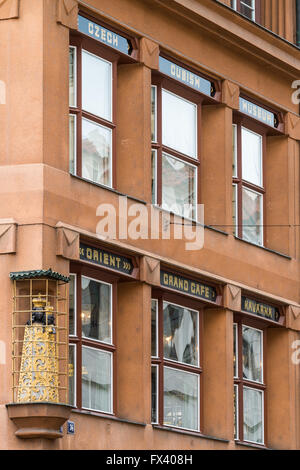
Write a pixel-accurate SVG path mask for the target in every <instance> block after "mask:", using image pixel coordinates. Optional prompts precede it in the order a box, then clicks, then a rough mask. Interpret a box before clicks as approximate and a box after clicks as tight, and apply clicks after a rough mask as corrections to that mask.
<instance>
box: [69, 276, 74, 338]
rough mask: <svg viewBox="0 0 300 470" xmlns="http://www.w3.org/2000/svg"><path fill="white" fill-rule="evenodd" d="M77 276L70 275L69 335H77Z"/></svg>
mask: <svg viewBox="0 0 300 470" xmlns="http://www.w3.org/2000/svg"><path fill="white" fill-rule="evenodd" d="M75 282H76V276H75V275H74V274H70V282H69V334H70V335H75V332H76V327H75V305H76V298H75V295H76V290H75Z"/></svg>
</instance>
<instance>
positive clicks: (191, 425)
mask: <svg viewBox="0 0 300 470" xmlns="http://www.w3.org/2000/svg"><path fill="white" fill-rule="evenodd" d="M198 396H199V380H198V377H197V375H194V374H190V373H188V372H184V371H179V370H175V369H170V368H168V367H164V424H165V425H167V426H177V427H181V428H185V429H193V430H198V416H199V411H198V409H199V405H198Z"/></svg>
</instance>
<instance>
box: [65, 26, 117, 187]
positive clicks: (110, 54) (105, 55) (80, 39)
mask: <svg viewBox="0 0 300 470" xmlns="http://www.w3.org/2000/svg"><path fill="white" fill-rule="evenodd" d="M70 47H75V56H76V77H75V83H76V90H75V96H76V106H70V107H69V114H70V115H75V116H76V126H75V128H76V136H75V142H76V150H75V169H76V171H75V175H76V176H79V177H81V178H82V120H83V119H87V120H89V121H91V122H93V123H94V124H98V125H101V126H103V127H105V128H107V129H110V130H111V134H112V139H111V146H112V148H111V169H110V170H111V185H105V184H104V183H99V182H97V181H93V180H89V179H86V178H83V179H85V181H88V182H90V183H92V184H97V185H100V186H104V187H107V188H112V189H113V188H115V187H116V120H117V116H116V114H117V113H116V97H117V64H118V61H119V59H120V54H118V53H116V52H114V51H113V50H111V49H110V48H108V47H107V46H105V45H102V44H101V43H98V42H97V41H95V40H94V39H92V38H88V37H86V36H84V35H78V34H77V35H71V37H70ZM82 50H85V51H87V52H89V53H91V54H94V55H95V56H97V57H99V58H100V59H104V60H106V61H108V62H110V63H111V66H112V88H111V94H112V120H111V121H109V120H106V119H104V118H101V117H99V116H97V115H94V114H92V113H90V112H88V111H85V110H83V109H82Z"/></svg>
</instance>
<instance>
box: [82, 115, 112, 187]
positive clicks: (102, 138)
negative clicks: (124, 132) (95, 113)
mask: <svg viewBox="0 0 300 470" xmlns="http://www.w3.org/2000/svg"><path fill="white" fill-rule="evenodd" d="M111 139H112V135H111V130H110V129H107V128H106V127H103V126H100V125H98V124H96V123H93V122H91V121H87V120H86V119H82V177H83V178H86V179H88V180H91V181H94V182H95V183H99V184H105V185H106V186H111V154H112V151H111Z"/></svg>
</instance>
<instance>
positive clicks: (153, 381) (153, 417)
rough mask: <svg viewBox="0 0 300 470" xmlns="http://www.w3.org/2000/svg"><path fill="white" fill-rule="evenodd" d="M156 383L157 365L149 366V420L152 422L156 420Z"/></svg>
mask: <svg viewBox="0 0 300 470" xmlns="http://www.w3.org/2000/svg"><path fill="white" fill-rule="evenodd" d="M157 385H158V367H157V366H152V367H151V389H152V412H151V421H152V423H157V422H158V406H157V405H158V401H157V399H158V396H157Z"/></svg>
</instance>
